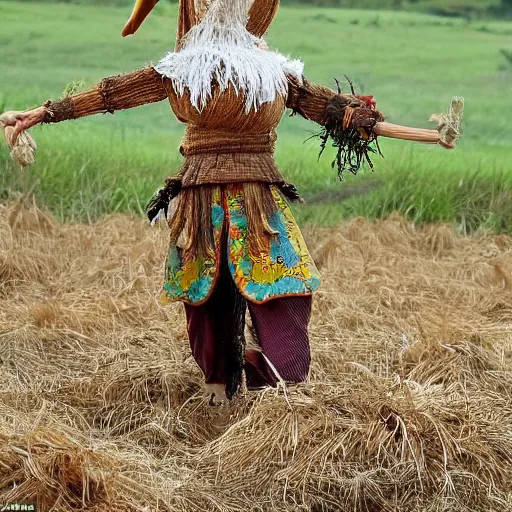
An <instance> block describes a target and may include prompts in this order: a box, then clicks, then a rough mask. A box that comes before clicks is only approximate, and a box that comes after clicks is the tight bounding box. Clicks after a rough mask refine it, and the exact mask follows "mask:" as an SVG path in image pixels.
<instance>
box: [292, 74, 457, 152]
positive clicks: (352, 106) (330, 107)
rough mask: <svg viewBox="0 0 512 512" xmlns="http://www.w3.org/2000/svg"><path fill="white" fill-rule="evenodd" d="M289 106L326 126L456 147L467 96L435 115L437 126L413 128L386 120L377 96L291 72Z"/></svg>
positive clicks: (433, 119)
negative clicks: (336, 88) (347, 90)
mask: <svg viewBox="0 0 512 512" xmlns="http://www.w3.org/2000/svg"><path fill="white" fill-rule="evenodd" d="M287 107H288V108H290V109H292V111H293V113H296V114H300V115H301V116H302V117H304V118H306V119H309V120H311V121H314V122H315V123H318V124H319V125H321V126H324V127H328V128H330V127H331V126H333V125H336V124H342V126H341V127H342V128H343V130H348V129H350V128H355V129H356V130H360V129H363V130H364V131H365V132H366V136H368V137H370V138H371V137H374V138H375V137H376V136H382V137H388V138H395V139H404V140H411V141H417V142H424V143H430V144H440V145H441V146H443V147H445V148H447V149H452V148H454V147H455V144H456V142H457V139H458V137H459V125H460V119H461V117H462V109H463V100H462V99H461V98H454V100H453V102H452V105H451V107H450V112H449V113H448V114H441V115H434V116H432V117H431V120H432V121H435V122H437V123H438V126H437V129H436V130H429V129H423V128H412V127H408V126H400V125H396V124H391V123H387V122H385V121H384V116H383V115H382V114H381V113H380V112H378V111H377V110H376V103H375V101H374V100H373V96H357V95H351V94H342V93H336V92H334V91H333V90H332V89H329V88H328V87H324V86H322V85H318V84H313V83H310V82H308V81H307V80H306V79H303V80H298V79H297V78H295V77H291V76H290V77H289V78H288V100H287ZM340 117H341V118H342V119H340ZM341 121H343V122H342V123H341Z"/></svg>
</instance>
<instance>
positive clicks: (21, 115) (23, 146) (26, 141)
mask: <svg viewBox="0 0 512 512" xmlns="http://www.w3.org/2000/svg"><path fill="white" fill-rule="evenodd" d="M45 114H46V108H45V107H44V106H43V107H38V108H35V109H33V110H27V111H25V112H15V111H9V112H4V113H3V114H2V115H0V128H2V131H3V132H4V137H5V140H6V142H7V145H8V146H9V149H10V150H11V157H12V159H13V160H15V161H16V162H17V163H18V164H19V165H20V167H26V166H27V165H30V164H33V163H34V152H35V150H36V149H37V145H36V143H35V141H34V139H33V138H32V137H31V136H30V135H29V134H28V133H27V130H28V129H29V128H32V126H35V125H36V124H38V123H40V122H41V121H42V120H43V119H44V116H45Z"/></svg>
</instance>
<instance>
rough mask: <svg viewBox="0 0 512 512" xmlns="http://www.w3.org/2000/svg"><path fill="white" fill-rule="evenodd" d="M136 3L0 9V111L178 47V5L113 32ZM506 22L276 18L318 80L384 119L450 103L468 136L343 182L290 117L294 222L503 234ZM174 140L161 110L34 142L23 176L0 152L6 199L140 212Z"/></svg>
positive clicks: (389, 160) (510, 82)
mask: <svg viewBox="0 0 512 512" xmlns="http://www.w3.org/2000/svg"><path fill="white" fill-rule="evenodd" d="M129 13H130V7H128V6H126V7H98V6H95V7H90V6H86V5H73V4H62V3H61V4H52V3H24V2H21V3H18V2H16V3H15V2H0V28H1V30H0V45H1V48H2V51H1V53H0V65H1V69H2V73H1V74H0V110H4V109H9V110H11V109H17V110H21V109H25V108H28V107H32V106H35V105H38V104H40V103H42V102H43V101H45V100H46V99H48V98H57V97H59V96H60V95H61V94H62V91H63V90H64V88H65V87H66V85H67V84H68V83H70V82H71V81H74V80H80V81H83V82H84V86H85V87H87V86H90V85H92V84H94V83H95V82H96V81H98V80H100V79H101V78H103V77H105V76H109V75H113V74H117V73H120V72H123V71H130V70H133V69H136V68H138V67H141V66H143V65H145V64H148V63H150V62H155V61H156V60H158V58H159V57H160V56H162V55H163V54H164V53H165V52H166V51H167V50H168V49H170V48H171V47H172V46H173V42H174V41H173V39H174V22H175V19H176V15H175V7H174V6H170V5H168V4H158V5H157V7H156V9H155V12H154V13H153V14H152V15H151V16H150V18H149V19H148V20H146V22H145V23H144V25H143V26H142V28H141V29H140V31H139V32H138V33H137V34H136V35H135V36H133V37H131V38H127V39H123V38H121V36H120V31H121V28H122V26H123V24H124V22H125V20H126V18H127V16H128V15H129ZM511 36H512V23H507V22H499V21H478V22H471V23H469V22H467V21H464V20H461V19H451V18H441V17H435V16H430V15H424V14H418V13H410V12H392V11H382V12H377V11H368V10H366V11H362V10H361V11H359V10H343V9H318V8H310V7H291V6H285V7H283V8H282V9H281V11H280V13H279V16H278V20H277V21H276V22H275V24H274V25H273V27H272V30H271V32H270V34H269V37H268V40H269V42H270V44H271V46H273V47H275V48H277V49H279V50H280V51H281V52H283V53H286V54H289V55H291V56H294V57H300V58H302V59H303V60H304V62H305V63H306V74H307V76H308V78H309V79H310V80H312V81H318V82H321V83H323V84H327V85H334V82H333V77H338V78H343V75H344V74H346V75H348V76H349V77H350V78H351V79H352V80H353V81H354V82H355V84H356V86H357V88H358V89H359V91H362V92H365V93H371V94H374V95H375V96H376V99H377V101H378V105H379V108H380V110H381V111H382V112H384V113H385V114H386V116H387V118H388V120H389V121H391V122H397V123H409V124H411V125H416V126H425V127H427V126H429V124H428V117H429V116H430V114H431V113H434V112H440V111H444V110H445V109H446V108H447V106H448V104H449V102H450V99H451V97H452V96H453V95H462V96H464V97H465V99H466V115H465V120H464V137H463V139H462V141H461V143H460V146H459V148H458V149H457V150H456V151H445V150H442V149H441V148H437V147H426V146H421V145H415V144H411V143H403V142H399V141H387V140H383V141H381V148H382V150H383V152H384V155H385V159H384V160H382V159H378V158H377V159H375V164H376V168H375V172H374V173H371V172H370V171H368V170H366V171H364V172H363V173H361V174H360V175H359V176H357V177H347V179H346V180H345V181H343V182H342V183H340V182H338V181H337V179H336V177H335V172H334V171H333V170H332V169H331V168H330V160H331V156H332V153H331V154H325V155H324V156H322V158H321V160H320V161H319V162H317V154H318V142H317V141H315V140H309V141H307V142H305V141H306V139H308V138H309V137H310V136H311V134H312V133H314V132H315V131H316V130H317V127H316V126H314V125H313V124H311V123H308V122H306V121H304V120H302V119H299V118H285V119H284V120H283V122H282V124H281V126H280V129H279V135H280V144H279V145H278V151H277V160H278V163H279V165H280V168H281V170H282V172H283V174H284V175H285V176H286V177H287V178H288V179H290V180H291V181H294V182H295V183H296V184H297V186H298V187H299V189H300V190H301V192H302V194H303V195H304V197H305V198H306V200H307V205H306V206H301V207H299V208H296V209H295V211H296V214H297V216H298V217H299V220H301V221H302V222H307V221H311V222H315V223H322V224H332V223H336V222H338V221H339V220H340V219H341V218H344V217H347V216H354V215H364V216H367V217H369V218H376V217H383V216H386V215H388V214H389V213H391V212H392V211H398V212H400V213H402V214H404V215H406V216H407V217H408V218H410V219H411V220H413V221H416V222H434V221H447V222H453V223H455V224H456V225H457V226H458V227H459V228H460V229H461V230H462V231H465V232H467V231H471V230H473V229H475V228H478V227H489V228H492V229H496V230H498V231H506V232H512V171H511V164H510V160H511V156H512V128H511V127H510V120H509V118H508V115H507V113H508V112H511V111H512V64H511V63H510V62H507V59H506V58H505V57H504V56H503V55H502V53H501V52H500V50H501V49H506V50H507V49H508V50H512V43H511V40H512V38H511ZM182 132H183V126H182V125H180V124H179V123H178V122H177V121H176V120H175V119H174V117H173V116H172V113H171V112H170V109H169V106H168V104H166V103H161V104H156V105H150V106H145V107H140V108H138V109H134V110H132V111H127V112H118V113H116V114H115V115H114V116H110V115H105V116H98V117H96V118H88V119H82V120H79V121H75V122H68V123H66V124H62V125H52V126H45V127H37V128H35V129H34V130H33V131H32V134H33V136H34V137H35V138H36V141H37V142H38V145H39V150H38V152H37V154H36V159H37V161H36V164H35V165H34V166H33V167H32V168H30V169H29V170H26V171H24V172H23V173H20V171H19V170H18V169H17V168H16V167H15V166H14V164H12V163H11V162H10V161H9V157H8V151H7V148H6V146H5V145H4V144H1V147H0V193H1V196H2V197H3V198H8V197H12V196H15V195H16V194H17V193H20V192H24V193H26V192H28V191H33V192H34V193H35V195H36V198H37V201H38V202H39V204H41V205H43V206H46V207H49V208H51V209H52V210H53V211H54V212H55V213H56V214H57V216H59V217H60V218H63V219H71V220H89V219H93V218H97V217H98V216H100V215H102V214H104V213H107V212H113V211H127V210H137V211H141V207H142V205H144V204H145V202H146V200H147V199H148V197H149V196H150V195H151V193H152V192H153V191H154V190H155V189H156V188H157V187H158V186H160V184H161V182H162V180H163V178H164V177H165V176H167V175H169V174H172V173H174V172H175V171H176V170H177V168H178V166H179V164H180V157H179V154H178V144H179V140H180V137H181V134H182Z"/></svg>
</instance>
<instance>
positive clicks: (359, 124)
mask: <svg viewBox="0 0 512 512" xmlns="http://www.w3.org/2000/svg"><path fill="white" fill-rule="evenodd" d="M326 114H327V120H326V123H325V125H324V127H323V128H322V130H321V132H320V133H319V137H320V140H321V144H320V153H319V158H320V156H321V155H322V153H323V152H324V150H325V148H326V146H327V142H328V141H329V139H331V141H332V146H333V147H335V148H337V150H338V151H337V153H336V157H335V159H334V160H333V162H332V164H331V165H332V167H333V168H334V167H336V168H337V171H338V177H339V178H340V179H342V178H343V174H344V172H346V171H349V172H351V173H352V174H357V172H358V171H359V169H360V168H361V166H362V165H363V164H364V163H367V164H368V165H369V167H370V168H371V169H373V163H372V161H371V158H370V154H371V153H377V154H379V155H381V156H382V153H381V151H380V148H379V145H378V142H377V136H376V135H375V134H374V133H373V128H374V127H375V125H376V124H377V123H378V122H380V121H383V120H384V116H383V115H382V114H381V113H380V112H379V111H378V110H376V104H375V101H374V100H373V97H372V96H356V95H345V94H341V93H339V94H337V95H336V96H335V97H334V98H332V99H331V100H330V102H329V104H328V105H327V110H326Z"/></svg>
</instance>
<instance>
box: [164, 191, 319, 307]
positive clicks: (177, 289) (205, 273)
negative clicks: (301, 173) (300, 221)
mask: <svg viewBox="0 0 512 512" xmlns="http://www.w3.org/2000/svg"><path fill="white" fill-rule="evenodd" d="M255 185H256V186H257V187H260V188H262V189H263V191H264V192H265V194H266V195H267V196H268V198H269V201H270V202H272V205H271V209H270V213H269V214H268V215H265V214H264V213H263V212H264V210H265V209H264V208H263V207H262V205H261V204H259V203H261V202H262V201H260V200H255V199H254V197H255V196H254V194H253V193H252V192H251V194H249V191H252V190H254V186H255ZM182 194H183V192H181V193H180V195H182ZM180 195H179V196H178V197H177V198H176V199H175V200H179V199H180ZM191 197H192V198H194V197H195V198H196V202H197V199H198V198H199V196H198V195H196V196H191ZM210 197H211V200H210ZM250 201H253V202H255V203H258V204H257V205H256V204H249V203H250ZM208 202H209V204H208V210H209V209H210V208H211V215H210V216H208V219H207V220H203V221H202V222H203V223H204V222H209V221H210V220H209V219H210V218H211V226H202V225H201V223H200V222H199V223H198V225H197V226H196V227H195V230H196V231H197V233H196V236H197V240H201V237H208V238H210V239H211V243H210V246H209V247H208V248H207V250H205V251H201V252H198V251H192V252H191V251H190V250H189V251H188V252H187V251H186V250H184V247H185V246H186V245H187V241H183V240H180V237H178V238H177V240H175V241H171V244H170V247H169V253H168V256H167V260H166V269H165V283H164V286H163V290H162V293H161V296H160V302H161V303H162V304H168V303H170V302H175V301H182V302H185V303H188V304H192V305H199V304H203V303H204V302H206V301H207V300H208V298H209V297H210V295H211V294H212V291H213V289H214V287H215V283H216V281H217V278H218V276H219V272H220V267H221V265H220V263H221V262H220V258H221V254H222V253H225V254H226V255H227V259H228V266H229V270H230V272H231V275H232V277H233V280H234V282H235V285H236V287H237V288H238V290H239V291H240V293H241V294H242V295H243V296H244V297H245V298H246V299H247V300H249V301H251V302H253V303H260V304H261V303H264V302H266V301H268V300H271V299H274V298H276V297H286V296H306V295H311V294H312V292H314V291H315V290H316V289H317V288H318V287H319V285H320V275H319V272H318V270H317V268H316V266H315V264H314V262H313V260H312V258H311V256H310V254H309V251H308V249H307V247H306V244H305V242H304V238H303V237H302V234H301V232H300V230H299V227H298V226H297V223H296V221H295V219H294V217H293V215H292V212H291V210H290V207H289V205H288V203H287V202H286V200H285V199H284V197H283V196H282V194H281V192H280V191H279V189H278V188H277V187H276V186H273V185H266V184H249V185H248V184H232V185H223V186H208ZM189 203H190V204H189V205H187V206H186V207H185V208H181V215H182V216H184V217H186V218H185V219H184V220H183V221H182V224H183V225H185V226H186V223H187V221H188V220H189V219H187V217H190V218H192V217H194V215H195V212H196V211H197V209H198V208H200V205H198V204H193V201H192V199H191V198H190V197H189ZM203 203H204V201H203ZM255 207H256V208H255ZM187 211H188V212H189V214H187V213H186V212H187ZM266 211H269V209H268V208H266ZM184 212H185V213H184ZM254 212H259V213H256V214H255V213H254ZM207 213H208V212H207ZM174 214H176V211H175V213H174ZM201 216H202V217H204V215H203V214H201ZM255 217H260V221H261V223H262V224H263V225H265V226H266V230H267V231H269V232H270V233H271V234H270V236H269V239H268V244H266V245H265V246H263V247H262V244H255V243H253V237H251V235H252V233H251V226H253V225H255V220H254V218H255ZM171 223H172V220H171ZM223 230H226V232H227V236H225V237H222V234H223ZM207 231H208V233H206V232H207ZM223 239H224V240H225V241H226V242H225V243H226V244H227V248H226V249H227V250H226V251H222V250H221V249H222V248H221V247H220V244H221V243H222V242H221V240H223ZM195 245H197V243H190V242H189V243H188V247H191V246H195Z"/></svg>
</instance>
